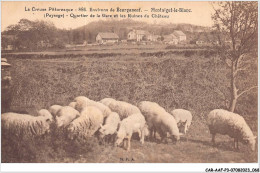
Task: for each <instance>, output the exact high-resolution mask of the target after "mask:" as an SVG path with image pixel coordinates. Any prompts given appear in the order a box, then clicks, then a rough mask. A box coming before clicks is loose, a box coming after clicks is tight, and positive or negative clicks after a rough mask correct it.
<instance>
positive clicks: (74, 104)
mask: <svg viewBox="0 0 260 173" xmlns="http://www.w3.org/2000/svg"><path fill="white" fill-rule="evenodd" d="M76 105H77V103H76V102H70V104H69V106H70V107H72V108H74V109H75V108H76Z"/></svg>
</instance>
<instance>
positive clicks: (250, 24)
mask: <svg viewBox="0 0 260 173" xmlns="http://www.w3.org/2000/svg"><path fill="white" fill-rule="evenodd" d="M213 7H214V10H215V13H214V15H213V16H212V19H213V20H214V23H215V28H216V29H217V30H218V31H219V33H221V34H222V35H225V39H222V40H220V43H221V47H220V49H219V50H220V51H221V56H222V58H223V60H225V62H226V64H227V65H228V68H229V69H230V100H229V105H228V107H229V110H230V111H232V112H233V111H234V110H235V108H236V104H237V101H238V98H240V97H241V96H242V95H244V94H245V93H247V92H249V91H251V90H252V89H254V88H257V86H250V87H248V86H247V88H244V87H243V88H244V89H243V91H240V90H241V88H240V90H239V89H238V88H237V85H238V83H239V77H238V76H239V74H240V73H241V72H242V71H245V70H248V68H249V65H250V63H252V59H253V57H257V46H258V42H257V36H258V4H257V2H252V1H251V2H250V1H244V2H243V1H227V2H217V3H214V4H213ZM228 44H229V46H228Z"/></svg>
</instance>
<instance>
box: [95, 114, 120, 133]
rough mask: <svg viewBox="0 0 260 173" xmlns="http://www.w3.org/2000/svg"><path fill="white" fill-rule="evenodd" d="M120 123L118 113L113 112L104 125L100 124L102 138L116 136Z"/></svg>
mask: <svg viewBox="0 0 260 173" xmlns="http://www.w3.org/2000/svg"><path fill="white" fill-rule="evenodd" d="M119 123H120V117H119V115H118V114H117V113H116V112H112V113H111V114H110V115H109V116H108V117H107V118H106V120H105V123H104V125H102V124H100V129H99V132H100V137H101V138H104V137H105V136H111V135H114V134H115V133H116V131H117V128H118V125H119Z"/></svg>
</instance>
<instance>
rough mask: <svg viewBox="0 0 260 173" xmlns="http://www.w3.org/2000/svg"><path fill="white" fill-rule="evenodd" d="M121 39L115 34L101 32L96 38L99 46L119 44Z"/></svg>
mask: <svg viewBox="0 0 260 173" xmlns="http://www.w3.org/2000/svg"><path fill="white" fill-rule="evenodd" d="M118 40H119V37H118V35H117V34H116V33H113V32H100V33H98V34H97V36H96V42H97V43H99V44H109V43H117V42H118Z"/></svg>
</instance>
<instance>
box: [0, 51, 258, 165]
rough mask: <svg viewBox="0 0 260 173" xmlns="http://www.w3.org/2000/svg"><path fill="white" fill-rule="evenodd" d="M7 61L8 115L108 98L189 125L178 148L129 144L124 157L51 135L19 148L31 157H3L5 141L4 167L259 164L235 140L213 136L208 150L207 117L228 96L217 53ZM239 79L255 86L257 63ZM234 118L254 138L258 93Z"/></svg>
mask: <svg viewBox="0 0 260 173" xmlns="http://www.w3.org/2000/svg"><path fill="white" fill-rule="evenodd" d="M158 55H160V56H158ZM8 62H10V63H11V64H12V77H13V78H12V79H13V83H14V85H13V88H12V91H13V92H12V93H13V101H12V109H13V110H26V111H27V112H29V113H31V114H34V113H35V112H36V110H39V109H41V108H48V107H49V106H51V105H53V104H60V105H67V104H68V103H69V102H71V101H72V100H73V98H75V97H76V96H80V95H84V96H87V97H88V98H90V99H93V100H97V101H98V100H101V99H103V98H106V97H112V98H115V99H118V100H122V101H127V102H129V103H132V104H135V105H136V104H137V103H138V102H140V101H143V100H149V101H153V102H157V103H158V104H160V105H161V106H163V107H164V108H165V109H166V110H167V111H171V110H172V109H175V108H184V109H188V110H190V111H191V112H192V114H193V117H194V121H193V123H192V125H191V128H190V130H189V132H188V134H187V135H186V136H184V137H182V139H181V141H180V142H179V143H177V144H176V145H175V144H172V143H171V142H170V141H169V143H168V144H164V143H160V142H159V141H156V142H152V141H146V142H145V144H144V146H141V144H140V143H139V142H138V140H136V139H133V142H132V149H131V151H129V152H127V151H125V150H123V149H122V148H114V147H113V146H112V144H106V145H95V144H96V143H97V141H96V139H89V140H88V141H87V142H86V143H84V146H86V148H87V149H85V150H84V151H81V150H80V151H78V149H79V148H77V146H78V144H77V145H76V144H73V145H71V141H66V139H65V138H64V139H63V138H62V139H54V138H53V136H51V135H50V136H47V137H46V138H43V139H38V140H39V141H41V142H40V144H41V145H39V143H36V142H34V141H33V142H31V146H33V147H30V148H29V149H28V148H27V147H28V146H24V147H21V148H24V150H25V151H27V150H30V152H31V153H32V155H33V157H29V156H26V155H25V156H23V155H22V154H24V151H20V152H21V156H20V157H13V156H12V154H10V153H8V152H10V151H11V148H10V146H11V145H10V146H7V145H8V142H6V143H5V141H4V142H2V148H4V147H5V150H3V152H2V161H3V162H151V163H157V162H171V163H213V162H222V163H229V162H235V163H237V162H239V163H240V162H241V163H242V162H257V152H254V153H252V152H249V151H248V148H247V147H246V146H244V145H242V144H241V145H240V150H239V151H234V150H233V148H232V141H233V140H232V139H231V138H229V137H227V136H221V135H219V136H217V139H216V141H217V145H216V146H214V147H213V146H212V144H211V143H210V141H211V136H210V134H209V131H208V128H207V126H206V122H205V118H206V117H205V116H206V115H207V113H208V112H209V111H210V110H212V109H216V108H225V101H224V95H223V93H225V95H226V96H227V97H228V90H227V87H228V85H229V80H228V72H229V71H228V69H227V68H226V66H225V64H224V63H223V62H222V61H221V60H220V59H219V57H218V56H217V55H215V54H210V53H196V52H195V53H194V52H188V53H187V52H186V53H185V52H184V53H172V52H169V53H166V54H142V53H132V54H125V55H122V54H120V55H113V56H112V55H107V56H102V57H99V56H93V57H91V56H81V55H78V56H73V58H72V57H69V56H68V55H66V56H64V57H62V56H59V57H58V58H55V57H51V56H50V57H42V58H39V57H37V58H33V57H30V58H26V56H24V57H23V58H18V57H17V56H15V57H12V56H8ZM241 76H242V77H241V80H240V85H241V86H244V85H245V84H246V85H252V84H255V85H257V64H254V65H253V66H252V68H250V71H247V72H245V73H242V74H241ZM243 76H244V77H243ZM236 112H238V113H240V114H241V115H242V116H244V118H245V119H246V121H247V122H248V124H249V126H250V127H251V129H252V130H253V133H254V134H255V135H257V128H258V127H257V91H254V92H251V93H249V94H247V95H244V96H243V97H241V99H240V100H239V102H238V105H237V109H236ZM54 141H56V142H58V143H62V145H63V144H64V143H65V142H67V143H68V146H69V145H71V146H75V148H72V149H71V148H69V149H68V147H61V148H59V149H57V148H56V147H55V146H56V145H57V144H55V142H54ZM5 144H6V145H5ZM80 144H81V143H80ZM24 145H26V144H24ZM27 145H28V144H27ZM13 146H16V144H15V145H13ZM20 146H23V145H22V144H21V145H20ZM79 146H81V145H79ZM90 146H91V147H90ZM27 152H28V151H27ZM73 153H74V154H73Z"/></svg>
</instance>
